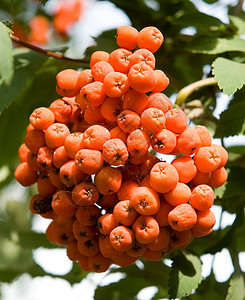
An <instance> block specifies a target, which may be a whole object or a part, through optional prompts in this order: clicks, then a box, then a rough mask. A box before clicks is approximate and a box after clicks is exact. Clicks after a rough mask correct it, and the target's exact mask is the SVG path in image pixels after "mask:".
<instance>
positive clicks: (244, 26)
mask: <svg viewBox="0 0 245 300" xmlns="http://www.w3.org/2000/svg"><path fill="white" fill-rule="evenodd" d="M229 19H230V21H231V23H232V24H233V25H234V26H235V27H236V28H237V34H238V35H240V34H244V32H245V21H244V20H243V19H242V18H240V17H237V16H229Z"/></svg>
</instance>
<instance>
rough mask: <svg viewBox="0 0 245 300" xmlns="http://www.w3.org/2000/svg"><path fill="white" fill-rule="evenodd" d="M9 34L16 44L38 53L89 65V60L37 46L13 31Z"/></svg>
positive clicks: (85, 65)
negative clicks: (25, 40)
mask: <svg viewBox="0 0 245 300" xmlns="http://www.w3.org/2000/svg"><path fill="white" fill-rule="evenodd" d="M9 36H10V38H11V40H12V41H13V42H15V43H16V44H18V45H21V46H22V47H25V48H28V49H31V50H33V51H36V52H38V53H41V54H43V55H47V56H49V57H53V58H56V59H62V60H66V61H70V62H74V63H79V64H82V65H83V66H84V67H88V66H89V62H88V61H87V60H83V59H75V58H70V57H67V56H64V55H63V54H60V53H56V52H53V51H49V50H45V49H43V48H40V47H37V46H35V45H33V44H30V43H27V42H24V41H22V40H21V39H19V38H18V37H17V36H15V35H13V34H12V33H10V35H9Z"/></svg>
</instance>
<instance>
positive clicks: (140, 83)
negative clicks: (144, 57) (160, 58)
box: [128, 62, 157, 93]
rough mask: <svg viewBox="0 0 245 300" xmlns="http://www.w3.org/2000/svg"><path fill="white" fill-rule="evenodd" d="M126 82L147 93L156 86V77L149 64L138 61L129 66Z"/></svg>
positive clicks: (138, 90)
mask: <svg viewBox="0 0 245 300" xmlns="http://www.w3.org/2000/svg"><path fill="white" fill-rule="evenodd" d="M128 83H129V86H130V87H131V88H133V89H134V90H136V91H137V92H139V93H148V92H150V91H151V90H152V89H154V87H155V86H156V83H157V78H156V75H155V73H154V71H153V70H152V68H151V67H150V66H148V65H147V64H145V63H143V62H140V63H137V64H135V65H133V66H132V67H131V68H130V70H129V72H128Z"/></svg>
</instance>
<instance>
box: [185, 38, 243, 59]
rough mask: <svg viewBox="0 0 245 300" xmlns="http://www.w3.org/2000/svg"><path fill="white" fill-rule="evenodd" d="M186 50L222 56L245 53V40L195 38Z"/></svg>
mask: <svg viewBox="0 0 245 300" xmlns="http://www.w3.org/2000/svg"><path fill="white" fill-rule="evenodd" d="M186 50H188V51H190V52H192V53H202V54H210V55H213V54H220V53H224V52H229V51H239V52H245V40H243V39H241V38H240V37H237V36H233V37H230V38H220V37H211V36H210V37H206V36H205V37H203V36H199V37H196V38H194V39H193V40H192V41H191V42H190V43H189V44H188V46H187V48H186Z"/></svg>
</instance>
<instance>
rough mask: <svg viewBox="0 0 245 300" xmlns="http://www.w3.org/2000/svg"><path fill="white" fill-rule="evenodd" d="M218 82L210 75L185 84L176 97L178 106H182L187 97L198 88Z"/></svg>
mask: <svg viewBox="0 0 245 300" xmlns="http://www.w3.org/2000/svg"><path fill="white" fill-rule="evenodd" d="M217 82H218V81H217V80H216V79H215V78H214V77H208V78H205V79H202V80H198V81H196V82H193V83H191V84H189V85H187V86H185V87H184V88H183V89H181V90H180V91H179V93H178V95H177V98H176V104H177V105H178V106H182V105H183V103H184V102H185V101H186V99H187V98H188V97H189V96H190V94H191V93H193V92H194V91H195V90H196V89H198V88H201V87H204V86H208V85H214V84H217Z"/></svg>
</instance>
